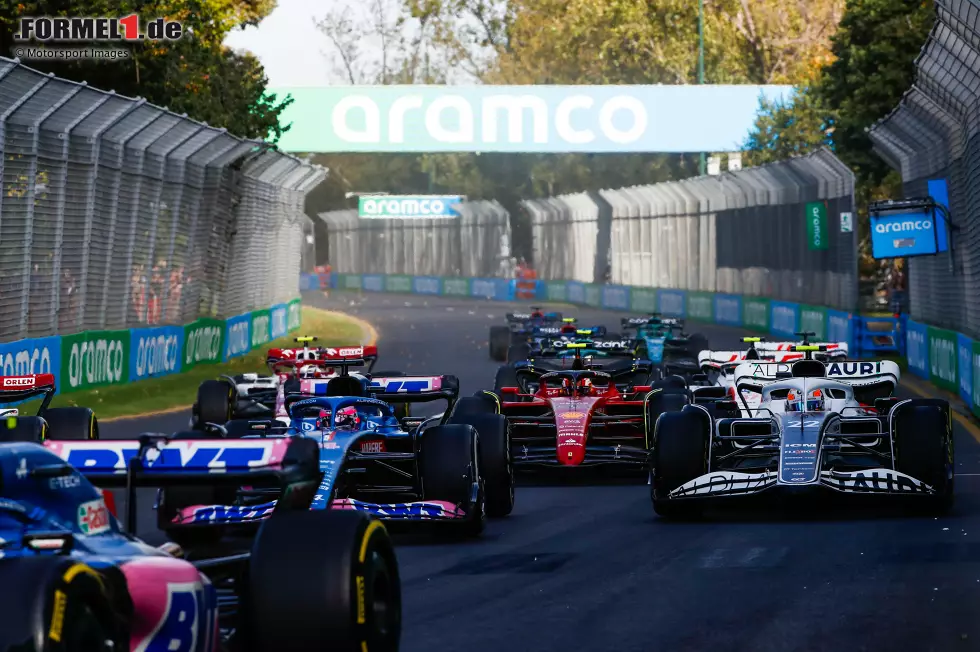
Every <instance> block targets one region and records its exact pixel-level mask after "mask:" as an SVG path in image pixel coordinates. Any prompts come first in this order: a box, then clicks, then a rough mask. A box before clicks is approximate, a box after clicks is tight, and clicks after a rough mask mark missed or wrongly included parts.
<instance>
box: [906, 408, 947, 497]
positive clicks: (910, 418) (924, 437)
mask: <svg viewBox="0 0 980 652" xmlns="http://www.w3.org/2000/svg"><path fill="white" fill-rule="evenodd" d="M949 409H950V408H949V404H948V403H947V402H946V401H942V400H936V399H925V400H913V401H911V402H909V403H906V404H905V405H902V406H900V407H899V408H898V410H897V411H896V412H895V414H894V421H893V423H894V424H895V432H894V437H895V468H896V470H897V471H899V472H901V473H904V474H906V475H909V476H911V477H913V478H915V479H916V480H921V481H922V482H924V483H926V484H927V485H929V486H930V487H932V488H933V489H935V490H936V494H935V495H933V496H929V497H928V498H924V499H923V500H922V503H924V505H925V507H926V511H928V512H932V513H939V514H942V513H945V512H947V511H949V509H950V508H952V506H953V502H954V494H953V485H954V479H955V474H954V469H955V464H954V451H953V432H952V425H951V423H950V413H949Z"/></svg>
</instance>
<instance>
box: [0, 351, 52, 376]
mask: <svg viewBox="0 0 980 652" xmlns="http://www.w3.org/2000/svg"><path fill="white" fill-rule="evenodd" d="M0 361H2V363H3V364H2V368H0V375H3V376H29V375H31V374H50V373H56V371H52V369H51V351H50V350H49V349H48V347H43V348H42V349H40V350H39V349H38V348H36V347H35V348H33V349H21V350H19V351H17V352H16V353H8V354H7V355H5V356H3V357H2V360H0Z"/></svg>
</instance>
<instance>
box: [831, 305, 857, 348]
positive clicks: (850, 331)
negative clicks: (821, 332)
mask: <svg viewBox="0 0 980 652" xmlns="http://www.w3.org/2000/svg"><path fill="white" fill-rule="evenodd" d="M827 341H828V342H847V348H848V350H849V351H851V353H850V355H851V356H856V355H857V352H856V351H854V347H855V346H856V345H857V342H855V341H854V320H853V319H851V314H850V313H848V312H844V311H842V310H829V309H828V310H827Z"/></svg>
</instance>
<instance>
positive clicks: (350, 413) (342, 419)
mask: <svg viewBox="0 0 980 652" xmlns="http://www.w3.org/2000/svg"><path fill="white" fill-rule="evenodd" d="M360 421H361V419H360V417H359V416H358V415H357V410H356V409H355V408H353V407H346V408H341V409H340V410H337V418H336V420H335V421H334V425H335V426H336V427H337V428H354V427H356V426H357V424H359V423H360Z"/></svg>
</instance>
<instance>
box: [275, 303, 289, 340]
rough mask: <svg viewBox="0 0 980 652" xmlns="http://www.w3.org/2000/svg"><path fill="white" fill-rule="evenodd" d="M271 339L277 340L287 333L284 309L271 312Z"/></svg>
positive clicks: (287, 327)
mask: <svg viewBox="0 0 980 652" xmlns="http://www.w3.org/2000/svg"><path fill="white" fill-rule="evenodd" d="M271 315H272V339H277V338H280V337H282V336H283V335H285V334H286V333H287V332H289V326H288V319H287V313H286V309H285V308H276V309H275V310H273V311H272V313H271Z"/></svg>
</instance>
